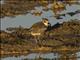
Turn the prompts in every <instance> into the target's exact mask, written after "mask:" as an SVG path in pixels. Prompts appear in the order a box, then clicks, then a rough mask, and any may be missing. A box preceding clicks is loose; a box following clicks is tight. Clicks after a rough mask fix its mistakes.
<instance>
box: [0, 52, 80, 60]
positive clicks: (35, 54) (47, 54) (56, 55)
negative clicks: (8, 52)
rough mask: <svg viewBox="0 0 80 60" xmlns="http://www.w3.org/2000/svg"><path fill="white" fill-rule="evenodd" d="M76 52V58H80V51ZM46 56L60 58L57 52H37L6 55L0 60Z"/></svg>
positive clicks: (22, 59) (78, 59)
mask: <svg viewBox="0 0 80 60" xmlns="http://www.w3.org/2000/svg"><path fill="white" fill-rule="evenodd" d="M76 54H77V57H78V58H77V60H80V52H78V53H76ZM39 57H41V58H48V59H50V60H51V59H57V60H58V58H60V55H59V54H58V53H55V54H54V53H45V54H39V53H31V54H28V55H21V56H11V57H10V56H8V57H4V58H1V60H24V59H28V60H32V59H33V60H35V59H37V58H39Z"/></svg>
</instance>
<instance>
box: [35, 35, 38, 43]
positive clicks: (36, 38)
mask: <svg viewBox="0 0 80 60" xmlns="http://www.w3.org/2000/svg"><path fill="white" fill-rule="evenodd" d="M35 42H36V44H37V43H38V41H37V36H35Z"/></svg>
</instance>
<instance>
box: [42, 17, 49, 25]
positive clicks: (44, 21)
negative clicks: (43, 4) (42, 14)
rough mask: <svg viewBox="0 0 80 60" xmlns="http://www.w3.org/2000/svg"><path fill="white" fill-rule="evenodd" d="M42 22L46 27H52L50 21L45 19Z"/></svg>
mask: <svg viewBox="0 0 80 60" xmlns="http://www.w3.org/2000/svg"><path fill="white" fill-rule="evenodd" d="M42 22H43V24H44V25H45V26H49V25H50V23H49V21H48V19H46V18H43V19H42Z"/></svg>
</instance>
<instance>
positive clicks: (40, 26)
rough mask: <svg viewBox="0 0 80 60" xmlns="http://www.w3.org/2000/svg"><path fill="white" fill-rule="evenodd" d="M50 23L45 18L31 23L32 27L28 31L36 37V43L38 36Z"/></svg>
mask: <svg viewBox="0 0 80 60" xmlns="http://www.w3.org/2000/svg"><path fill="white" fill-rule="evenodd" d="M50 25H51V24H50V23H49V21H48V19H46V18H43V19H42V21H40V22H37V23H35V24H33V25H32V27H31V28H30V31H31V35H32V36H34V37H35V38H36V43H38V39H39V37H40V36H41V35H43V34H44V32H45V31H46V30H47V28H48V27H49V26H50Z"/></svg>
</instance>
